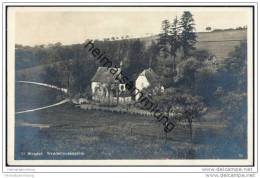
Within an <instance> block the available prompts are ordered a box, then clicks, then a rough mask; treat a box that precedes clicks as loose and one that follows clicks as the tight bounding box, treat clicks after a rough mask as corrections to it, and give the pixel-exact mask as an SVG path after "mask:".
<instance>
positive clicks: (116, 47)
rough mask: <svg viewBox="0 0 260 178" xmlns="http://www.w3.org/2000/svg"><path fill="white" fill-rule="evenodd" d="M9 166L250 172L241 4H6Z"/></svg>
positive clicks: (249, 62)
mask: <svg viewBox="0 0 260 178" xmlns="http://www.w3.org/2000/svg"><path fill="white" fill-rule="evenodd" d="M6 13H7V18H6V22H7V26H6V32H7V34H6V37H7V41H6V43H7V60H6V61H7V93H8V94H7V104H8V106H7V118H6V124H7V129H6V131H7V132H6V134H7V149H6V151H7V164H8V165H10V166H24V165H29V166H51V165H59V166H62V165H69V166H126V165H127V166H216V165H217V166H252V165H253V159H254V154H253V153H254V146H253V145H254V140H253V138H254V133H253V127H254V115H253V113H254V112H253V78H254V76H253V63H254V59H253V41H254V40H253V35H254V29H253V25H254V24H253V22H254V21H253V17H254V7H253V6H252V7H251V6H215V7H214V6H165V7H164V6H149V7H148V6H147V7H145V6H140V7H138V6H113V7H112V6H102V7H101V6H74V7H73V6H71V7H69V6H66V7H64V6H63V7H62V6H43V7H41V6H30V7H29V6H28V7H27V6H23V7H19V6H15V7H14V6H9V7H7V8H6Z"/></svg>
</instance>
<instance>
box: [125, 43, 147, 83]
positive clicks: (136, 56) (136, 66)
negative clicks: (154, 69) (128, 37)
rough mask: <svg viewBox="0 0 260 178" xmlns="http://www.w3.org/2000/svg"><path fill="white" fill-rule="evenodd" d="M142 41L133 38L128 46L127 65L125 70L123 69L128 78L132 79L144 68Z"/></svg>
mask: <svg viewBox="0 0 260 178" xmlns="http://www.w3.org/2000/svg"><path fill="white" fill-rule="evenodd" d="M144 51H145V47H144V43H143V42H141V41H140V40H139V39H138V40H134V41H133V42H132V43H131V44H130V46H129V51H128V61H127V62H128V65H127V67H126V70H124V71H125V72H126V73H127V74H128V75H127V76H129V78H130V79H133V78H134V77H135V75H138V74H139V73H140V72H141V71H142V70H143V69H144V68H145V66H144V64H143V63H142V61H143V59H144Z"/></svg>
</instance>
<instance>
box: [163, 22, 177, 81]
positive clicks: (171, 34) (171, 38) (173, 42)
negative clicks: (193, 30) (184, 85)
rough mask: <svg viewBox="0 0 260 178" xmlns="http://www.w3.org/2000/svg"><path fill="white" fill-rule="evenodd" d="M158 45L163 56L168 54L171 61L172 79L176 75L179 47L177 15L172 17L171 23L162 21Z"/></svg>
mask: <svg viewBox="0 0 260 178" xmlns="http://www.w3.org/2000/svg"><path fill="white" fill-rule="evenodd" d="M158 44H159V47H160V49H161V50H162V52H163V55H164V58H166V57H168V56H170V58H171V61H172V78H173V79H172V81H174V78H175V76H176V53H177V50H178V49H179V48H180V37H179V26H178V19H177V17H175V18H174V20H173V23H172V25H171V24H170V22H169V21H168V20H164V21H163V22H162V33H161V34H160V35H159V43H158Z"/></svg>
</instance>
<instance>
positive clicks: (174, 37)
mask: <svg viewBox="0 0 260 178" xmlns="http://www.w3.org/2000/svg"><path fill="white" fill-rule="evenodd" d="M179 48H180V36H179V26H178V19H177V17H175V18H174V20H173V24H172V28H171V30H170V55H171V58H172V72H173V81H174V78H175V76H176V53H177V50H178V49H179Z"/></svg>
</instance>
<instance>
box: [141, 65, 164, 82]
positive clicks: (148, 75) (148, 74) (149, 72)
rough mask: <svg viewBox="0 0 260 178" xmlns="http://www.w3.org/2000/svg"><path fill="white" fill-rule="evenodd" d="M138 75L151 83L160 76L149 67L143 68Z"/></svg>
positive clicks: (156, 80)
mask: <svg viewBox="0 0 260 178" xmlns="http://www.w3.org/2000/svg"><path fill="white" fill-rule="evenodd" d="M139 76H145V77H146V78H147V80H148V82H150V83H151V84H156V83H158V82H160V77H159V76H158V75H157V74H156V73H155V72H154V71H153V69H151V68H148V69H144V70H143V72H141V73H140V75H139Z"/></svg>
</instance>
